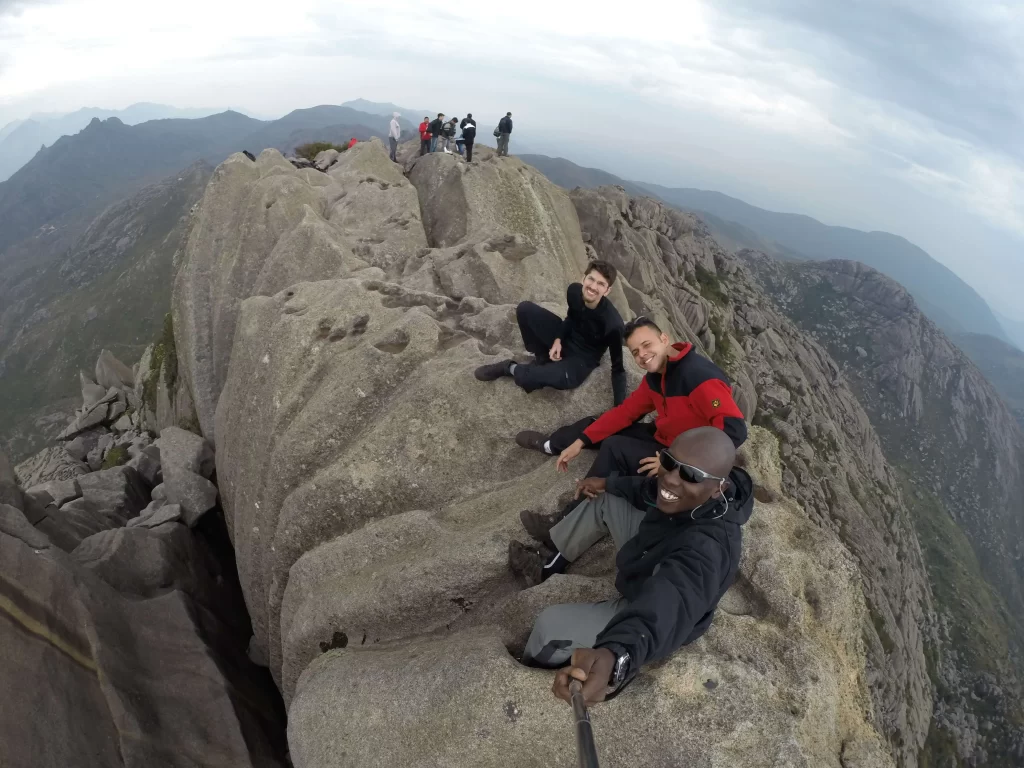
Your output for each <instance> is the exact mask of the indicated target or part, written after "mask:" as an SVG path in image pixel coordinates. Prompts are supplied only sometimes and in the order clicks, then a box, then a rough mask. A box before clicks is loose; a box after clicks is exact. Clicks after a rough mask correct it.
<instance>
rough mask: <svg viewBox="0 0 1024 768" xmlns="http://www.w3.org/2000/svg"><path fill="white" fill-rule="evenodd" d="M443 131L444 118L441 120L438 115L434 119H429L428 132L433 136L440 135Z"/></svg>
mask: <svg viewBox="0 0 1024 768" xmlns="http://www.w3.org/2000/svg"><path fill="white" fill-rule="evenodd" d="M443 131H444V120H442V119H441V118H440V117H438V118H435V119H434V120H431V121H430V132H431V133H432V134H433V135H434V136H440V135H441V133H442V132H443Z"/></svg>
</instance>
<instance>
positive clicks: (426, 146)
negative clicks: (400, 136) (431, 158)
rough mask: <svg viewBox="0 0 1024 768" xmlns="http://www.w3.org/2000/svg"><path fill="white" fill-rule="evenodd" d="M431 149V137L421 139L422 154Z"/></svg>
mask: <svg viewBox="0 0 1024 768" xmlns="http://www.w3.org/2000/svg"><path fill="white" fill-rule="evenodd" d="M429 151H430V139H420V154H421V155H425V154H427V152H429Z"/></svg>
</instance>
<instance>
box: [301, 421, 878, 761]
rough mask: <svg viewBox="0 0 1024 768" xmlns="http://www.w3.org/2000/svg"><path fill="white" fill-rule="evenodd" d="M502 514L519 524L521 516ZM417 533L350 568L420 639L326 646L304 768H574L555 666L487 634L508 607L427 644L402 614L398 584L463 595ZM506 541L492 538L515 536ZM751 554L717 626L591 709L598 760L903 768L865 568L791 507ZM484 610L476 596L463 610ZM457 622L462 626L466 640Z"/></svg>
mask: <svg viewBox="0 0 1024 768" xmlns="http://www.w3.org/2000/svg"><path fill="white" fill-rule="evenodd" d="M752 439H753V441H754V442H755V443H756V444H757V445H756V447H754V448H753V449H752V450H751V451H750V452H749V455H750V461H749V464H748V466H749V467H750V469H751V471H752V472H753V473H754V474H755V475H756V476H757V479H758V481H759V483H761V484H762V485H764V486H766V487H770V488H773V489H775V490H776V491H778V489H779V488H780V485H781V468H780V466H779V459H778V453H777V447H776V446H775V441H774V439H772V438H771V437H769V436H768V435H767V434H766V433H765V432H764V431H763V430H759V429H757V428H755V429H754V432H753V437H752ZM484 502H485V503H483V504H480V505H478V506H477V508H476V511H475V513H474V512H470V511H469V510H466V509H462V510H461V511H460V513H457V514H456V515H453V517H455V519H458V520H460V521H461V522H462V523H463V525H466V524H471V520H472V517H473V516H476V517H477V518H478V520H477V523H478V524H480V523H483V524H484V525H485V526H486V525H487V523H485V522H484V521H485V520H486V519H487V518H493V510H494V507H493V506H491V505H490V504H487V503H486V500H484ZM501 516H502V517H503V518H505V519H506V521H511V520H513V519H514V518H515V514H514V511H513V509H509V510H506V511H504V513H503V514H502V515H501ZM384 522H385V523H390V522H395V523H396V526H395V529H396V530H395V531H394V533H397V532H398V531H397V528H398V525H397V523H398V522H399V520H398V518H389V519H387V520H386V521H384ZM402 522H406V521H402ZM491 524H492V525H493V523H491ZM504 527H506V528H507V527H510V526H509V523H508V522H506V523H505V524H504ZM420 537H421V532H420V531H419V530H417V529H416V528H413V530H411V531H410V532H409V535H408V538H407V540H406V541H404V542H401V543H399V542H398V541H395V540H393V539H392V538H391V537H390V536H381V535H380V531H378V532H376V538H377V539H378V540H379V541H380V542H381V547H380V548H381V549H384V550H388V551H387V554H386V555H385V556H383V557H380V558H379V559H380V561H381V564H380V565H376V564H374V562H373V560H374V558H375V555H376V552H375V550H374V549H364V550H362V551H363V552H364V553H365V554H364V555H363V557H361V558H360V557H358V556H356V557H353V558H352V560H351V561H348V562H347V563H344V564H340V568H341V570H342V571H348V573H349V575H350V576H352V577H353V578H359V576H360V575H361V576H362V578H361V579H360V580H359V581H354V582H353V581H349V582H346V586H348V587H349V590H348V603H349V605H350V606H354V605H361V606H363V607H362V609H361V611H362V613H363V616H364V617H367V618H368V617H370V616H376V617H378V618H376V621H380V617H381V616H383V615H389V616H390V617H391V621H392V622H398V623H399V624H402V623H404V622H407V621H408V622H410V623H409V624H407V625H406V632H407V633H408V634H407V635H406V638H405V639H404V640H395V639H392V640H390V641H387V640H385V639H384V638H380V640H381V641H380V642H379V643H378V642H376V641H377V639H378V638H377V637H376V633H375V632H371V634H369V635H367V636H366V639H365V642H364V641H363V639H362V638H361V637H360V634H359V631H358V629H359V627H360V626H363V625H361V624H360V623H359V619H358V618H357V617H355V616H352V617H349V618H348V621H349V622H351V623H349V624H348V626H349V628H350V630H357V631H356V632H354V633H353V634H350V635H349V640H348V643H347V644H342V643H338V642H336V638H338V637H339V635H334V636H333V637H334V638H335V642H334V643H333V647H332V643H331V642H330V640H326V641H325V642H324V643H323V644H322V645H321V646H320V649H319V650H320V652H318V653H316V654H314V658H313V660H312V663H311V664H310V665H309V666H308V668H307V669H306V671H305V672H304V673H303V674H302V677H301V679H300V681H299V683H298V686H297V691H296V694H295V698H294V700H293V701H292V704H291V709H290V718H289V737H290V738H289V740H290V744H291V754H292V759H293V761H294V762H295V765H296V768H305V767H306V766H318V768H320V767H324V768H330V767H331V766H338V767H340V766H347V765H360V766H367V768H373V767H374V766H381V767H383V766H393V765H431V766H434V765H436V766H446V768H457V767H458V766H467V768H468V767H469V766H474V767H479V768H486V767H490V766H494V767H498V766H538V767H539V766H550V765H558V766H566V767H568V766H570V765H573V764H575V759H574V755H573V747H572V729H573V721H572V716H571V710H570V709H569V708H568V707H567V706H566V705H565V704H563V703H561V702H559V701H557V700H555V699H554V697H552V695H551V693H550V686H551V680H552V675H553V673H552V672H548V671H542V670H533V669H527V668H525V667H522V666H521V665H519V664H517V663H516V661H515V659H514V658H513V657H512V656H511V655H510V654H509V651H508V650H507V644H508V638H510V637H512V636H514V635H515V632H516V629H515V627H503V626H500V625H496V624H492V623H490V622H492V621H495V620H498V621H501V619H502V615H501V614H493V613H491V614H486V615H484V617H483V618H482V619H481V623H479V624H478V625H477V626H475V627H474V626H466V624H467V621H466V619H465V618H462V619H459V618H458V617H455V616H453V617H452V618H451V619H449V620H450V621H451V622H452V624H453V631H452V632H451V633H448V634H446V633H443V632H442V633H440V634H434V635H430V634H427V631H428V630H429V629H430V627H429V626H425V627H423V630H424V632H423V633H420V634H417V633H416V632H415V629H414V628H413V627H412V624H411V622H412V621H415V619H416V618H418V617H408V618H407V617H405V616H404V612H405V610H406V609H407V607H408V606H407V604H406V601H405V600H403V599H401V598H402V596H396V595H395V594H394V589H395V587H396V585H398V584H401V586H402V589H403V590H406V591H410V592H417V591H418V592H419V593H420V594H421V596H423V597H424V598H429V596H431V595H433V594H437V595H439V596H440V595H448V594H451V589H450V586H451V585H450V583H440V582H441V581H442V580H443V574H442V573H441V572H438V573H437V574H434V575H433V578H429V579H424V578H421V576H422V575H423V574H422V573H421V572H420V570H419V567H418V566H417V562H427V561H429V560H430V559H431V557H432V555H431V553H430V551H429V550H428V551H424V548H423V547H422V546H420V545H419V541H420V540H421V538H420ZM493 538H494V539H495V544H497V543H498V541H499V540H501V539H502V538H503V537H501V536H495V537H493ZM484 540H485V541H486V540H487V538H486V537H484ZM395 544H397V545H398V547H397V548H396V549H392V547H394V546H395ZM745 548H746V554H745V557H744V560H743V565H742V568H741V571H740V575H739V577H738V580H737V584H736V586H734V588H733V591H732V599H731V600H730V601H729V602H728V603H726V604H724V605H723V607H722V609H721V610H720V611H719V613H718V615H717V616H716V618H715V621H714V623H713V624H712V627H711V630H710V631H709V632H708V633H707V634H706V635H705V636H704V637H703V638H701V639H700V640H699V641H698V642H696V643H694V644H693V645H691V646H689V647H687V648H684V649H683V650H681V651H680V652H679V653H677V654H675V655H674V656H673V657H671V658H670V659H668V660H667V661H665V662H664V663H662V664H658V665H655V666H654V667H652V668H650V669H645V670H644V671H642V672H641V674H640V677H639V678H638V679H637V680H636V681H634V683H633V684H632V687H631V688H630V689H628V690H627V691H626V692H624V693H623V694H622V695H621V696H619V697H617V698H616V699H615V700H614V701H612V702H609V703H607V704H602V705H600V706H599V707H595V708H594V710H593V714H592V717H593V721H594V729H595V733H596V739H597V743H598V747H599V752H600V757H601V764H602V765H608V766H623V767H624V768H625V767H626V766H635V765H638V764H645V765H670V764H672V765H674V764H704V763H707V764H709V765H719V764H721V765H814V766H834V768H840V766H847V765H854V764H855V765H858V766H861V767H862V768H867V767H868V766H871V767H872V768H883V767H885V766H893V765H894V762H893V760H892V758H891V757H890V756H889V754H888V751H887V749H886V747H885V746H884V744H883V742H882V740H881V738H880V737H879V734H878V733H877V732H876V731H875V730H874V729H873V728H872V726H871V724H870V721H869V719H868V718H866V717H865V712H867V711H869V710H870V703H869V702H870V700H869V697H868V691H867V684H866V680H865V678H864V674H863V661H864V647H863V643H862V641H861V632H862V627H863V626H864V625H865V623H867V622H869V621H870V619H869V617H868V614H867V610H866V607H865V604H864V598H863V595H862V593H861V591H860V588H859V576H858V574H857V566H856V563H855V562H854V560H853V559H852V558H851V557H850V555H849V553H848V552H847V551H846V550H845V548H844V547H843V546H842V545H841V543H840V542H839V540H838V537H836V536H835V535H834V534H832V533H831V532H826V531H822V530H821V529H818V528H816V527H814V526H813V525H811V524H809V523H808V522H807V519H806V515H805V514H804V513H803V511H802V510H801V509H800V508H799V507H798V506H796V505H795V504H793V503H792V502H789V501H782V502H779V503H775V504H769V505H758V506H757V507H756V509H755V512H754V516H753V518H752V519H751V522H750V523H749V524H748V526H747V532H746V536H745ZM495 549H497V547H495ZM355 554H356V553H355V552H350V553H349V555H355ZM442 556H443V555H442ZM450 556H451V557H457V555H456V553H455V552H452V553H451V554H450ZM485 558H486V559H490V560H492V561H494V562H497V560H498V556H494V555H492V556H485ZM385 560H386V561H387V562H394V563H399V562H401V563H404V564H405V568H406V569H407V576H406V578H405V579H400V578H397V572H390V571H388V570H386V569H385V566H384V565H383V563H384V561H385ZM371 573H372V574H373V576H372V577H371V575H370V574H371ZM338 575H339V576H340V573H339V574H338ZM393 577H394V578H395V580H392V578H393ZM456 578H457V577H456ZM579 578H580V577H576V576H570V577H558V578H556V579H554V580H553V582H557V583H554V584H552V583H548V584H545V585H542V586H541V587H538V588H536V589H537V591H541V592H544V593H545V594H544V599H543V600H542V601H540V602H538V603H536V604H535V605H534V610H536V611H539V610H540V608H541V607H542V606H543V604H546V603H547V602H548V601H551V602H555V601H564V600H566V599H573V597H575V595H574V592H575V591H576V590H577V589H578V587H576V586H575V585H574V584H573V582H574V581H576V580H578V579H579ZM337 583H338V582H335V584H336V585H337ZM530 591H533V590H530ZM337 593H338V591H337V590H336V594H337ZM322 596H323V595H322V593H318V594H316V595H314V596H313V597H312V599H313V600H315V599H317V598H318V597H322ZM396 597H397V598H398V599H396ZM467 604H469V605H470V608H468V609H466V608H465V606H466V605H467ZM481 608H482V606H480V605H475V604H472V602H471V600H470V596H468V595H467V597H466V599H465V600H464V601H463V607H462V609H461V610H462V611H463V612H464V611H465V610H470V611H471V612H476V611H479V610H481ZM324 609H325V613H332V612H333V611H334V610H335V609H334V606H333V605H330V606H324ZM466 615H467V616H468V615H471V614H466ZM507 615H513V616H515V617H516V619H517V620H519V621H521V619H522V618H523V617H522V616H521V615H520V614H519V613H518V612H513V613H512V614H506V616H507ZM527 618H529V617H527ZM472 623H473V622H472V621H470V622H468V624H472ZM460 624H461V625H462V626H463V627H465V628H462V629H454V627H458V626H459V625H460ZM378 626H379V625H378ZM855 670H859V671H855ZM368 723H372V727H367V725H368ZM684 724H689V725H688V726H687V725H684ZM854 757H856V762H854Z"/></svg>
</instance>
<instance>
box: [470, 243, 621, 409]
mask: <svg viewBox="0 0 1024 768" xmlns="http://www.w3.org/2000/svg"><path fill="white" fill-rule="evenodd" d="M616 275H617V273H616V271H615V267H613V266H612V265H611V264H609V263H608V262H605V261H592V262H590V264H588V265H587V269H586V272H584V273H583V282H582V283H573V284H572V285H570V286H569V288H568V289H567V290H566V292H565V297H566V301H567V303H568V305H569V309H568V312H567V313H566V316H565V319H564V320H563V319H562V318H560V317H559V316H558V315H556V314H555V313H554V312H549V311H548V310H546V309H544V307H541V306H539V305H537V304H534V303H533V302H532V301H524V302H521V303H520V304H519V305H518V306H517V307H516V319H517V320H518V321H519V332H520V334H522V337H523V344H524V345H525V346H526V351H527V352H531V353H532V354H533V356H534V360H535V362H533V363H517V362H516V361H515V360H502V361H501V362H500V363H491V364H490V365H482V366H480V367H479V368H477V369H476V371H475V373H474V375H475V376H476V378H477V379H478V380H480V381H494V380H495V379H498V378H501V377H502V376H511V377H512V378H513V379H514V380H515V383H516V385H517V386H520V387H522V388H523V389H524V390H526V391H527V392H533V391H534V390H537V389H541V388H543V387H551V388H553V389H575V388H576V387H578V386H580V384H582V383H583V382H584V381H586V379H587V377H588V376H589V375H590V373H591V371H593V370H594V369H595V368H597V367H598V365H600V363H601V358H602V357H603V356H604V352H605V350H608V353H609V356H610V357H611V361H612V392H613V393H614V398H615V402H616V404H618V403H621V402H622V401H623V400H624V399H625V397H626V370H625V368H624V367H623V365H622V332H623V324H622V317H621V316H620V315H619V311H618V310H617V309H616V308H615V305H613V304H612V303H611V301H609V300H608V294H609V293H610V292H611V290H612V286H613V285H615V277H616Z"/></svg>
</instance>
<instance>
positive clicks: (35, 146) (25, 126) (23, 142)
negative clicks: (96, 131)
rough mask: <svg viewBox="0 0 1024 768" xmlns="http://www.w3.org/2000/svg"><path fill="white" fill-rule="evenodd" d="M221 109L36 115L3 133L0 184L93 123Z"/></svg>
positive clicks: (134, 108)
mask: <svg viewBox="0 0 1024 768" xmlns="http://www.w3.org/2000/svg"><path fill="white" fill-rule="evenodd" d="M220 111H222V110H218V109H179V108H177V107H169V106H167V105H165V104H145V103H141V104H132V105H131V106H129V107H126V108H125V109H97V108H94V107H87V108H85V109H79V110H77V111H75V112H72V113H70V114H67V115H33V116H32V117H31V118H29V119H28V120H22V121H16V122H14V123H10V124H8V126H5V127H4V128H3V129H2V130H0V181H4V180H6V179H8V178H10V176H11V174H13V173H14V172H15V171H17V170H18V169H19V168H21V167H22V166H23V165H24V164H25V163H27V162H28V161H29V160H31V159H32V157H33V156H34V155H35V154H36V152H38V151H39V149H40V147H42V146H44V145H45V146H49V145H50V144H52V143H53V142H55V141H56V140H57V139H59V138H60V137H61V136H72V135H74V134H76V133H78V132H79V131H80V130H82V129H83V128H85V126H87V125H88V124H89V123H90V122H91V121H92V120H93V119H95V118H98V119H100V120H106V119H108V118H111V117H116V118H118V119H119V120H120V121H121V122H122V123H124V124H125V125H137V124H138V123H144V122H146V121H148V120H163V119H166V118H172V117H174V118H189V119H192V118H199V117H206V116H208V115H211V114H214V113H216V112H220Z"/></svg>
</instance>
